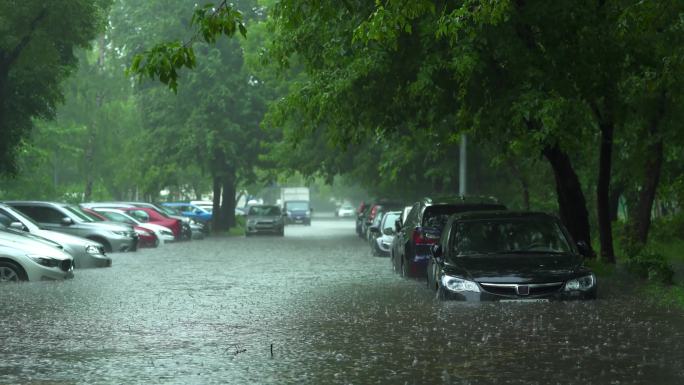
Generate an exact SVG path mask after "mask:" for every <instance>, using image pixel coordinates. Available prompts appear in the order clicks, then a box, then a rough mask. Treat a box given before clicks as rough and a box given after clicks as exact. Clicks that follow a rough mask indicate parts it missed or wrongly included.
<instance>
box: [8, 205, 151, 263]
mask: <svg viewBox="0 0 684 385" xmlns="http://www.w3.org/2000/svg"><path fill="white" fill-rule="evenodd" d="M5 203H6V204H7V205H9V206H11V207H13V208H15V209H17V210H18V211H20V212H21V213H23V214H25V215H26V216H28V217H29V218H31V219H33V220H34V221H36V222H37V223H38V224H39V225H40V227H41V228H43V229H46V230H52V231H57V232H60V233H65V234H70V235H75V236H78V237H83V238H88V239H90V240H93V241H95V242H97V243H99V244H101V245H102V246H104V248H105V250H106V251H107V252H112V251H114V252H117V251H135V250H136V249H137V247H138V234H136V232H135V231H134V230H133V227H132V226H130V225H125V224H122V223H115V222H96V221H94V220H93V219H92V218H91V217H90V216H89V215H88V214H87V213H84V212H83V210H82V209H81V208H80V207H78V206H74V205H70V204H67V203H56V202H41V201H13V202H5Z"/></svg>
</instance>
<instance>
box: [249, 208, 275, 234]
mask: <svg viewBox="0 0 684 385" xmlns="http://www.w3.org/2000/svg"><path fill="white" fill-rule="evenodd" d="M259 233H270V234H276V235H280V236H281V237H282V236H283V235H285V221H284V219H283V214H282V211H281V210H280V207H279V206H266V205H257V206H252V207H250V208H249V211H248V212H247V228H246V229H245V235H246V236H251V235H254V234H259Z"/></svg>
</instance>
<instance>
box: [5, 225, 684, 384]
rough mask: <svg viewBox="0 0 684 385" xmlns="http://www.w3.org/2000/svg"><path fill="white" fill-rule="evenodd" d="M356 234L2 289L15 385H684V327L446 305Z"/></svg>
mask: <svg viewBox="0 0 684 385" xmlns="http://www.w3.org/2000/svg"><path fill="white" fill-rule="evenodd" d="M369 251H370V250H369V248H368V246H367V245H366V244H365V243H364V242H363V241H361V240H360V239H359V238H357V237H356V235H355V234H354V223H353V222H352V221H343V220H328V221H314V223H313V226H311V227H304V226H299V227H298V226H289V227H288V228H287V229H286V235H285V237H284V238H278V237H250V238H244V237H242V238H211V239H206V240H203V241H193V242H189V243H180V244H172V245H167V246H166V247H162V248H159V249H156V250H141V251H140V252H137V253H125V254H113V260H114V266H113V267H112V268H110V269H97V270H77V271H76V277H75V278H74V279H73V280H70V281H67V282H58V283H54V282H45V283H28V284H19V285H4V286H2V287H0V383H3V384H5V383H7V384H74V383H76V384H133V383H144V384H157V383H160V384H247V383H255V384H580V383H581V384H647V383H648V384H681V383H684V314H683V313H682V312H680V311H678V310H675V309H667V308H662V307H655V306H652V305H649V304H648V303H646V302H644V301H637V300H635V299H634V298H633V296H631V295H629V294H626V293H625V292H624V290H623V288H622V287H621V286H619V285H617V286H616V285H613V284H606V283H605V282H604V283H603V286H602V287H601V293H600V296H601V297H602V298H601V299H599V300H596V301H591V302H567V303H549V304H503V303H490V304H463V303H440V302H438V301H436V300H435V299H434V293H432V292H430V291H428V290H427V289H426V288H425V285H424V283H422V282H420V281H409V280H404V279H402V278H400V277H399V276H397V275H395V274H394V273H393V272H392V270H391V268H390V264H389V261H388V259H387V258H379V257H372V256H371V255H370V252H369Z"/></svg>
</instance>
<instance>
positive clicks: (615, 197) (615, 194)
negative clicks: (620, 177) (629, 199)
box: [610, 182, 625, 222]
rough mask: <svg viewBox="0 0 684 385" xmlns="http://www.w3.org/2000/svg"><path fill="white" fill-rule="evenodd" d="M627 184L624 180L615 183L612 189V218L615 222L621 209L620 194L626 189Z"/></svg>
mask: <svg viewBox="0 0 684 385" xmlns="http://www.w3.org/2000/svg"><path fill="white" fill-rule="evenodd" d="M624 189H625V186H624V184H623V183H622V182H619V183H613V186H612V188H611V189H610V220H611V222H615V221H617V220H618V211H619V209H620V196H622V192H623V191H624Z"/></svg>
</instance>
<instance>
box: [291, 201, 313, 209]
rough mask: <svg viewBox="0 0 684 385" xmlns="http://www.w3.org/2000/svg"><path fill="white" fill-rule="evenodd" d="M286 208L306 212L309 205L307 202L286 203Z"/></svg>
mask: <svg viewBox="0 0 684 385" xmlns="http://www.w3.org/2000/svg"><path fill="white" fill-rule="evenodd" d="M286 206H287V209H288V210H308V209H309V203H308V202H287V203H286Z"/></svg>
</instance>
